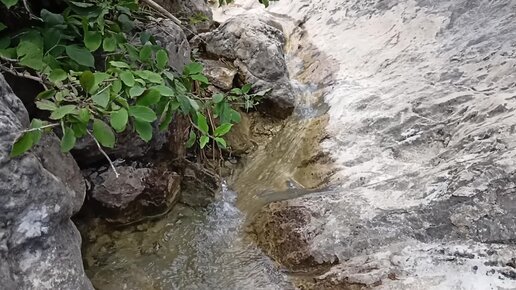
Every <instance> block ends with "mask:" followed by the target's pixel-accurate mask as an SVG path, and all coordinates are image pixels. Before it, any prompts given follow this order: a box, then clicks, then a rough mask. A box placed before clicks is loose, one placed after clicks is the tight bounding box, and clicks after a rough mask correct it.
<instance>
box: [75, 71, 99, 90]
mask: <svg viewBox="0 0 516 290" xmlns="http://www.w3.org/2000/svg"><path fill="white" fill-rule="evenodd" d="M79 82H80V83H81V86H82V88H83V89H84V91H86V92H88V93H89V92H91V89H92V88H93V86H94V85H95V75H94V74H93V73H92V72H91V71H89V70H87V71H84V72H83V73H82V74H81V76H80V78H79Z"/></svg>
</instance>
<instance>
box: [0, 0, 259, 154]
mask: <svg viewBox="0 0 516 290" xmlns="http://www.w3.org/2000/svg"><path fill="white" fill-rule="evenodd" d="M0 2H2V3H3V4H4V5H5V6H7V7H8V8H10V7H13V6H14V5H16V4H17V2H18V0H0ZM66 4H67V7H66V8H65V9H64V11H63V12H62V13H59V14H56V13H52V12H50V11H48V10H45V9H43V10H41V12H40V13H39V14H40V15H39V17H35V18H36V19H39V18H40V19H39V20H38V21H36V25H34V26H31V27H26V28H23V29H21V30H15V29H14V28H12V27H7V26H6V25H4V24H2V23H1V22H0V31H3V32H0V33H2V34H0V64H1V66H0V68H1V69H2V70H3V71H4V72H8V73H11V74H15V75H19V76H24V77H27V78H31V79H34V80H38V81H39V82H40V83H41V84H42V85H43V87H44V88H45V89H44V91H42V92H41V93H39V94H38V96H37V97H36V101H35V102H36V106H37V107H38V108H39V109H40V110H43V111H48V112H49V117H48V120H40V119H33V120H32V122H31V126H30V128H29V129H27V130H25V131H23V132H21V134H20V136H19V138H17V140H16V141H15V143H14V144H13V147H12V151H11V156H12V157H15V156H19V155H21V154H23V153H24V152H26V151H27V150H29V149H30V148H31V147H32V146H34V145H35V144H37V143H38V141H39V140H40V138H41V134H42V133H44V132H45V131H50V130H56V131H57V133H58V135H59V136H61V149H62V151H63V152H68V151H70V150H71V149H73V148H74V146H75V143H76V140H77V139H78V138H82V137H85V136H87V135H89V136H91V137H92V138H94V139H95V140H96V142H97V144H99V145H101V146H103V147H108V148H112V147H114V146H115V144H116V134H117V133H122V132H124V131H126V130H134V131H135V132H136V133H137V134H138V135H139V136H140V138H141V139H143V140H145V141H146V142H148V141H150V140H151V139H152V136H153V132H155V131H156V130H155V129H157V128H158V127H159V129H160V130H167V129H168V127H169V125H170V123H171V122H172V120H173V119H174V116H175V115H176V114H184V115H185V116H188V118H189V119H190V121H191V124H192V126H191V129H190V135H189V136H190V138H189V139H188V142H187V146H193V145H194V144H198V146H199V147H200V148H201V149H202V148H204V147H205V146H206V145H207V144H208V143H209V142H210V140H211V141H212V142H213V144H217V145H218V146H219V147H221V148H225V147H226V141H225V140H224V135H225V134H227V133H228V132H229V131H230V129H231V127H232V126H233V124H235V123H237V122H239V121H240V114H239V113H238V111H237V107H243V108H245V109H248V108H250V107H252V106H254V105H255V102H256V99H257V98H259V97H260V96H261V95H263V94H262V93H258V94H251V93H250V91H251V86H250V85H245V86H243V87H242V88H235V89H233V90H231V91H230V92H229V93H227V94H221V93H220V94H214V95H209V94H208V93H206V91H205V88H206V87H207V86H208V85H209V81H208V79H207V78H206V76H205V75H203V66H202V65H201V64H200V63H198V62H191V63H190V64H188V65H186V66H185V68H184V71H183V72H180V73H179V72H175V71H173V70H172V69H171V68H170V67H169V65H168V64H169V55H168V52H167V51H166V50H165V49H163V48H162V47H160V46H159V45H158V44H157V43H156V41H155V39H154V38H153V36H152V35H150V34H149V33H147V32H145V31H142V32H138V31H136V29H135V19H138V20H140V21H143V22H145V21H147V19H146V18H145V17H144V16H143V15H142V14H141V13H140V12H139V9H140V8H139V5H138V3H137V1H136V0H102V1H66ZM7 32H8V33H7ZM99 148H100V146H99Z"/></svg>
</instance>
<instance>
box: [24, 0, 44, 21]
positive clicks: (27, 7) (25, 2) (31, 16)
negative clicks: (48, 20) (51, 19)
mask: <svg viewBox="0 0 516 290" xmlns="http://www.w3.org/2000/svg"><path fill="white" fill-rule="evenodd" d="M23 7H25V10H27V12H28V13H29V16H30V18H31V19H36V20H38V21H43V19H41V18H39V17H38V16H36V15H34V13H32V10H31V9H30V6H29V3H28V2H27V0H23Z"/></svg>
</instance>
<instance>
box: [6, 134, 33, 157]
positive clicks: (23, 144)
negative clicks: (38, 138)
mask: <svg viewBox="0 0 516 290" xmlns="http://www.w3.org/2000/svg"><path fill="white" fill-rule="evenodd" d="M33 144H34V143H33V140H32V135H31V134H30V132H25V133H24V134H23V135H21V136H20V137H19V138H18V139H17V140H16V142H14V144H13V147H12V148H11V153H10V154H9V156H11V158H12V157H17V156H20V155H22V154H23V153H25V152H27V151H28V150H29V149H30V148H31V147H32V145H33Z"/></svg>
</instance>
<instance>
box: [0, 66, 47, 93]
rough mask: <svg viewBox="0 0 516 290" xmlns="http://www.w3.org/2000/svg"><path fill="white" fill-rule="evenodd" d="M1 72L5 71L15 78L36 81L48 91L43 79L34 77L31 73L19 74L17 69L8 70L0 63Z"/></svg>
mask: <svg viewBox="0 0 516 290" xmlns="http://www.w3.org/2000/svg"><path fill="white" fill-rule="evenodd" d="M0 70H3V71H5V72H7V73H9V74H11V75H13V76H17V77H21V78H25V79H29V80H33V81H36V82H38V83H40V84H41V85H42V86H43V88H45V90H47V85H46V84H45V82H44V81H43V79H42V78H40V77H37V76H33V75H31V74H29V73H26V72H23V73H22V72H19V71H16V70H15V69H13V68H8V67H7V66H5V65H3V64H1V63H0Z"/></svg>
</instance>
